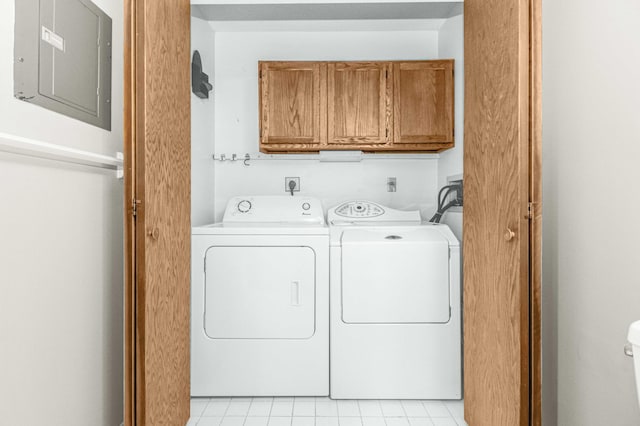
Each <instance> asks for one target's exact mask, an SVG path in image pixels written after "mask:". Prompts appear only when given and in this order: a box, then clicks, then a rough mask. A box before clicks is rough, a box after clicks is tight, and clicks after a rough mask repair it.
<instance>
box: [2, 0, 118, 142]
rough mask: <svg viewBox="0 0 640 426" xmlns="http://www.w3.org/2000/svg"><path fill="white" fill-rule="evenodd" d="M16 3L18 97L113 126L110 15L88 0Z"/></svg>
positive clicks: (15, 71)
mask: <svg viewBox="0 0 640 426" xmlns="http://www.w3.org/2000/svg"><path fill="white" fill-rule="evenodd" d="M15 5H16V25H15V46H14V77H13V80H14V95H15V97H16V98H18V99H20V100H23V101H26V102H30V103H33V104H37V105H40V106H42V107H45V108H47V109H50V110H52V111H56V112H59V113H61V114H65V115H67V116H70V117H73V118H77V119H79V120H82V121H85V122H87V123H90V124H93V125H95V126H98V127H102V128H103V129H106V130H111V18H109V16H107V15H106V14H105V13H104V12H103V11H102V10H100V9H99V8H98V7H97V6H96V5H95V4H93V3H92V2H91V1H89V0H16V1H15Z"/></svg>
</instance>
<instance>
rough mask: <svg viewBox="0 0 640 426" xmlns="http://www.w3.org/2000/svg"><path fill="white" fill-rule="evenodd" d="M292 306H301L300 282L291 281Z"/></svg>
mask: <svg viewBox="0 0 640 426" xmlns="http://www.w3.org/2000/svg"><path fill="white" fill-rule="evenodd" d="M291 306H300V281H291Z"/></svg>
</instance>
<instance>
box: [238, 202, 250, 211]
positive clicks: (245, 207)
mask: <svg viewBox="0 0 640 426" xmlns="http://www.w3.org/2000/svg"><path fill="white" fill-rule="evenodd" d="M249 210H251V201H249V200H242V201H240V202H239V203H238V211H239V212H240V213H247V212H248V211H249Z"/></svg>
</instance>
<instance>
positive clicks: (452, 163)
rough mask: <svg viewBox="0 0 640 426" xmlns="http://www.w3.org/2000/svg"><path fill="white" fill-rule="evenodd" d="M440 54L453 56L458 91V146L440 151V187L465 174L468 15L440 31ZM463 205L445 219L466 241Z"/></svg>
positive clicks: (457, 235) (456, 118)
mask: <svg viewBox="0 0 640 426" xmlns="http://www.w3.org/2000/svg"><path fill="white" fill-rule="evenodd" d="M438 54H439V55H440V57H441V58H453V59H454V60H455V65H454V70H455V73H454V84H455V87H454V94H455V146H454V147H453V148H452V149H449V150H447V151H444V152H442V153H441V154H440V159H439V161H438V188H442V187H443V186H444V185H446V184H447V178H448V177H451V176H459V175H462V172H463V164H462V163H463V152H464V18H463V16H462V15H460V16H454V17H453V18H449V19H447V20H446V21H445V22H444V24H443V25H442V27H441V28H440V31H439V33H438ZM462 210H463V208H457V207H456V208H453V209H450V210H449V211H447V212H446V213H445V214H444V216H443V218H442V222H443V223H446V224H447V225H449V227H450V228H451V230H452V231H453V233H454V234H455V235H456V237H457V238H458V239H459V240H460V241H462V218H463V213H462Z"/></svg>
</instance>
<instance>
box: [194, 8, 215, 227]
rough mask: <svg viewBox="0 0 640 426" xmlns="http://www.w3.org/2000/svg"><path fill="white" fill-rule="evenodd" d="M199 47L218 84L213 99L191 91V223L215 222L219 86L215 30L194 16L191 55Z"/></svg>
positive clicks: (205, 68) (207, 70) (211, 80)
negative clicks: (215, 132) (216, 113)
mask: <svg viewBox="0 0 640 426" xmlns="http://www.w3.org/2000/svg"><path fill="white" fill-rule="evenodd" d="M194 50H198V51H199V52H200V57H201V59H202V67H203V71H204V72H205V73H206V74H207V75H208V76H209V83H211V84H212V85H213V86H214V87H213V90H212V91H211V92H209V99H200V98H199V97H197V96H196V95H194V94H193V93H191V225H192V226H199V225H205V224H207V223H212V222H213V221H214V210H213V207H214V182H215V174H214V163H213V159H212V156H213V135H214V128H215V126H214V117H215V101H214V99H215V97H216V93H217V89H218V88H217V86H216V82H215V75H214V60H215V33H214V32H213V30H212V29H211V27H210V26H209V24H208V23H207V21H204V20H202V19H198V18H193V17H192V18H191V55H192V57H193V51H194Z"/></svg>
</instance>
